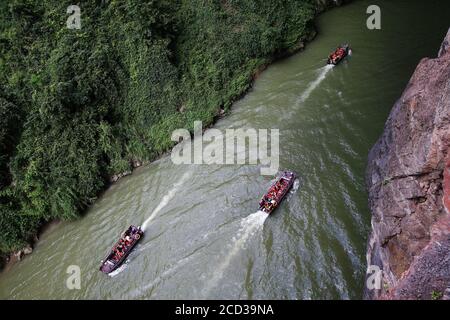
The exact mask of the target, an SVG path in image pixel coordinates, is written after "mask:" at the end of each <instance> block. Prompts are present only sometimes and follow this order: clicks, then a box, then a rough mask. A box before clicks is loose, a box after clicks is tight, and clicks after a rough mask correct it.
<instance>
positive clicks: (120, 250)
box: [113, 235, 133, 261]
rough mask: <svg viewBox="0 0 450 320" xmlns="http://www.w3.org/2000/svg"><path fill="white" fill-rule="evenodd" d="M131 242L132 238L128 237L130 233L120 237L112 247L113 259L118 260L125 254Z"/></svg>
mask: <svg viewBox="0 0 450 320" xmlns="http://www.w3.org/2000/svg"><path fill="white" fill-rule="evenodd" d="M132 242H133V239H132V238H131V237H130V235H126V236H124V237H122V238H120V240H119V242H118V243H117V245H116V246H115V247H114V248H113V252H114V255H113V259H114V260H116V261H119V260H120V259H121V258H122V256H123V255H124V254H125V252H126V250H127V248H128V247H129V246H130V245H131V243H132Z"/></svg>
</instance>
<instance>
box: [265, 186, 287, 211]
mask: <svg viewBox="0 0 450 320" xmlns="http://www.w3.org/2000/svg"><path fill="white" fill-rule="evenodd" d="M286 183H287V182H286V180H284V179H280V180H278V181H277V183H276V184H274V185H273V186H272V187H271V188H270V189H269V192H268V193H267V194H266V195H265V196H264V197H263V199H262V200H261V202H260V206H261V207H262V208H263V209H264V211H266V212H269V211H271V210H272V209H273V208H274V207H276V206H277V199H279V198H280V196H281V195H282V193H283V190H284V189H285V187H286Z"/></svg>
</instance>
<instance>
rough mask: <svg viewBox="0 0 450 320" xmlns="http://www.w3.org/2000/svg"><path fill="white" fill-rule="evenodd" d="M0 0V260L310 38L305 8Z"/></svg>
mask: <svg viewBox="0 0 450 320" xmlns="http://www.w3.org/2000/svg"><path fill="white" fill-rule="evenodd" d="M72 2H73V1H61V0H11V1H2V2H1V3H0V230H1V232H0V254H1V252H4V253H5V252H9V251H11V250H14V249H17V248H19V247H20V246H22V245H23V244H24V243H25V242H26V241H27V240H28V239H29V238H30V237H31V236H32V235H33V234H34V233H35V232H36V229H37V228H38V226H39V225H40V224H41V223H42V222H43V221H48V220H50V219H54V218H63V219H70V218H74V217H76V216H77V215H78V214H79V213H80V212H82V211H83V210H84V209H85V208H86V207H87V206H88V205H89V204H90V203H91V202H92V201H93V200H94V199H95V197H96V195H97V194H98V192H99V191H100V190H102V188H104V187H105V185H106V184H107V181H108V177H109V176H110V175H111V174H113V173H118V172H122V171H125V170H129V169H130V163H131V161H132V160H134V159H140V160H151V159H154V158H155V157H157V156H158V155H160V154H162V153H163V152H165V151H167V149H168V148H170V147H171V146H172V142H171V141H170V134H171V132H172V131H173V130H174V129H176V128H180V127H184V128H191V129H192V127H193V121H194V120H202V121H203V122H204V124H209V123H211V122H212V121H213V119H214V117H215V116H216V115H217V113H218V111H219V108H222V109H225V110H227V109H228V108H229V107H230V105H231V102H232V101H233V100H235V99H236V98H237V97H239V96H240V95H241V94H242V93H243V92H244V91H245V90H246V89H247V88H248V87H249V85H250V83H251V78H252V74H253V73H254V72H255V70H256V69H257V68H258V67H260V66H261V65H262V64H265V63H267V62H268V61H269V60H270V58H271V57H273V56H274V54H276V53H277V52H281V51H284V50H287V49H289V48H292V47H294V46H295V45H296V44H297V43H298V41H299V40H301V39H302V38H304V37H305V36H306V34H307V33H308V31H309V28H310V22H311V20H312V18H313V16H314V12H315V5H314V3H315V1H314V0H304V1H300V0H286V1H277V0H247V1H238V0H222V1H218V0H215V1H213V0H123V1H119V0H102V1H100V0H96V1H93V0H90V1H78V4H79V6H80V8H81V29H80V30H74V29H68V28H67V27H66V20H67V18H68V14H67V13H66V9H67V7H68V5H70V4H72Z"/></svg>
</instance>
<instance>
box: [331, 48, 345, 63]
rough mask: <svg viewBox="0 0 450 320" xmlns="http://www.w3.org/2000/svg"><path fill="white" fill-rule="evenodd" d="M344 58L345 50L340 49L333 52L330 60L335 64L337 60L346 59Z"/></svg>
mask: <svg viewBox="0 0 450 320" xmlns="http://www.w3.org/2000/svg"><path fill="white" fill-rule="evenodd" d="M344 56H345V49H344V48H342V47H339V48H337V49H336V51H335V52H333V53H332V54H331V55H330V59H331V60H332V61H333V62H335V61H336V60H337V59H341V58H342V57H344Z"/></svg>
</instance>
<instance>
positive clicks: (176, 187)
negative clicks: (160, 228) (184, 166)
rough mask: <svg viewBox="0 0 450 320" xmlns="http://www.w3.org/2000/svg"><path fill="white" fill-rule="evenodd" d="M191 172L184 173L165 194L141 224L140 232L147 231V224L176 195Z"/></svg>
mask: <svg viewBox="0 0 450 320" xmlns="http://www.w3.org/2000/svg"><path fill="white" fill-rule="evenodd" d="M190 176H191V172H190V171H188V172H185V173H184V174H183V176H182V177H181V179H180V180H178V181H177V182H176V183H175V184H174V185H173V187H172V189H170V190H169V192H167V194H166V195H165V196H164V197H163V198H162V200H161V202H160V203H159V204H158V206H157V207H156V208H155V210H153V212H152V214H151V215H150V216H149V217H148V218H147V220H145V221H144V223H143V224H142V230H143V231H145V229H147V227H148V224H149V223H150V222H151V221H152V220H153V219H154V218H155V217H156V215H157V214H158V213H159V212H160V211H161V210H162V209H163V208H164V207H165V206H167V204H168V203H169V201H170V200H172V199H173V197H174V196H175V195H176V193H177V192H178V190H179V189H180V187H181V186H182V185H183V184H184V183H185V182H186V181H187V180H188V179H189V178H190Z"/></svg>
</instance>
